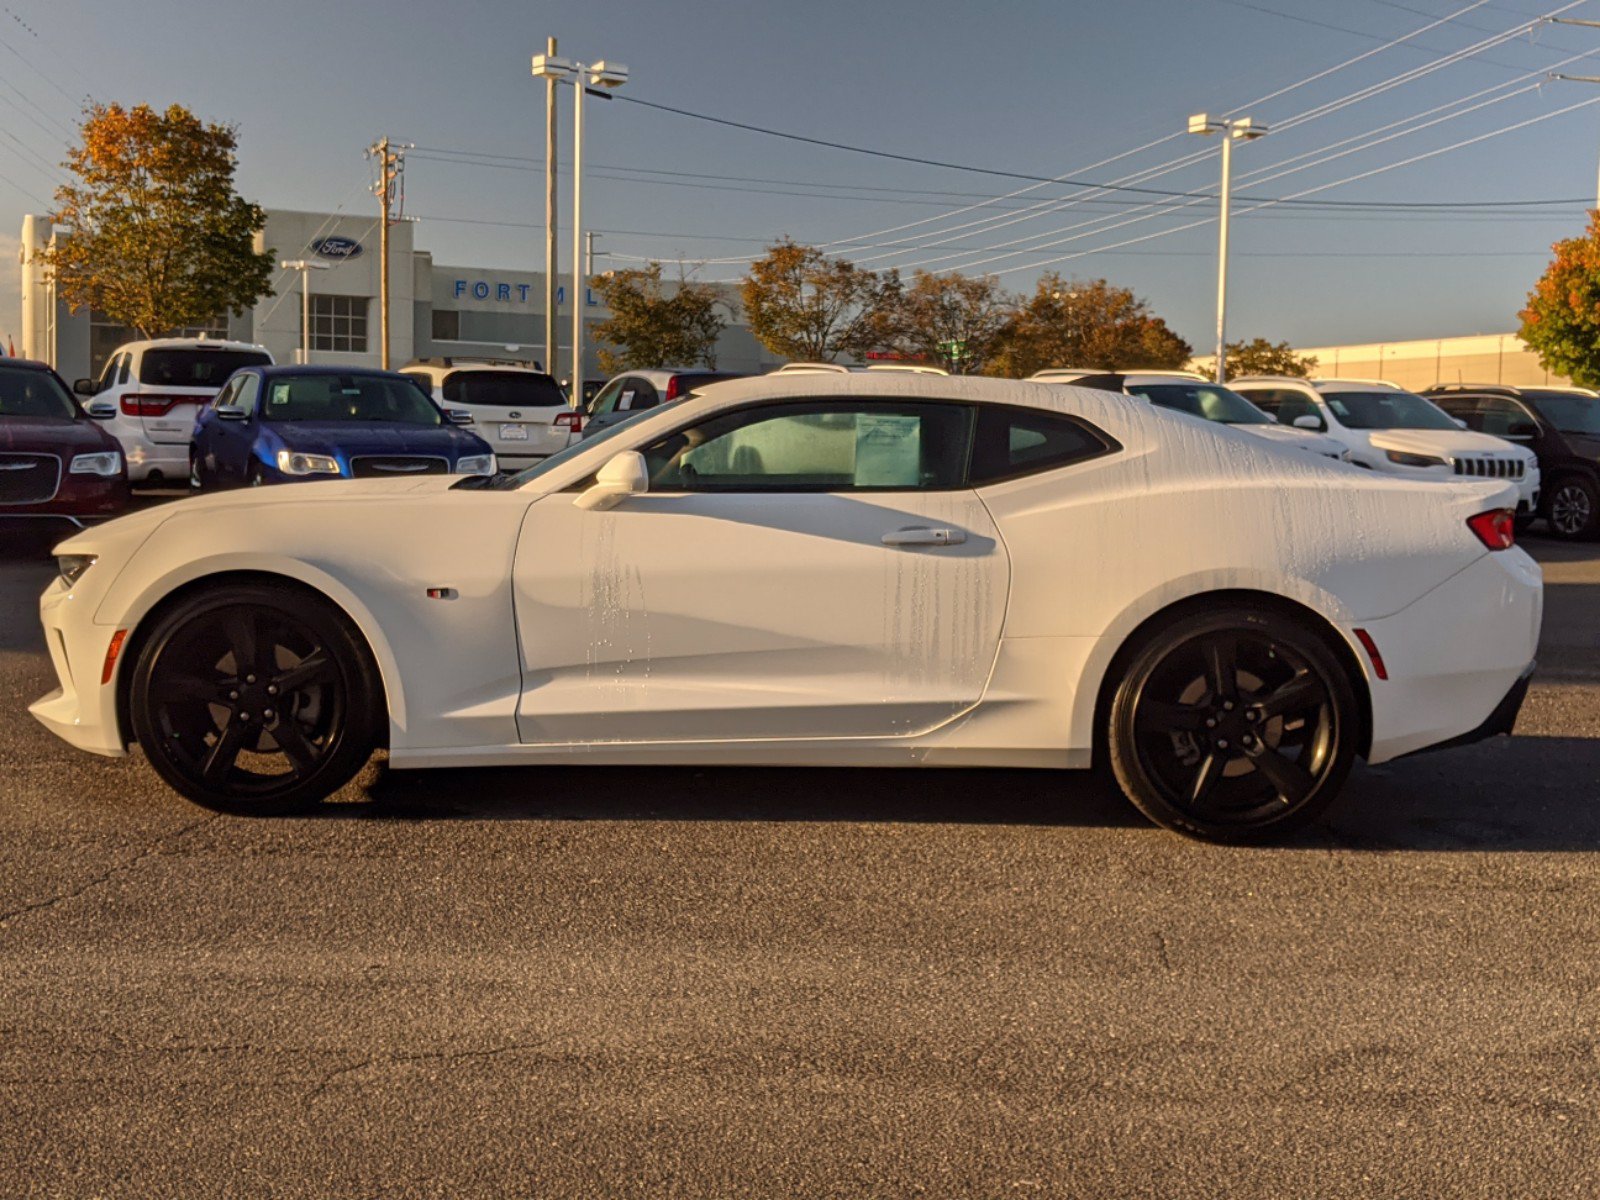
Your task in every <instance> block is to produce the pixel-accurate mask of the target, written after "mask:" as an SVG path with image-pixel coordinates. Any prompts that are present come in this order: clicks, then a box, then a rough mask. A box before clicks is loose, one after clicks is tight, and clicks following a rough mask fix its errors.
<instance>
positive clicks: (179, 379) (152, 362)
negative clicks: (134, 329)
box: [139, 348, 272, 388]
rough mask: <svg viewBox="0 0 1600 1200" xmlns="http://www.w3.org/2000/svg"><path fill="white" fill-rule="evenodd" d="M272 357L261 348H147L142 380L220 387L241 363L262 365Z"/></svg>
mask: <svg viewBox="0 0 1600 1200" xmlns="http://www.w3.org/2000/svg"><path fill="white" fill-rule="evenodd" d="M271 361H272V356H271V355H270V354H267V353H265V352H264V351H260V350H221V349H218V350H210V349H189V348H173V349H170V350H146V351H145V352H144V356H143V357H142V358H141V359H140V360H139V382H140V383H156V384H164V385H166V386H167V387H197V388H220V387H221V386H222V385H223V383H224V382H225V381H226V380H227V378H228V376H229V375H232V374H233V373H234V372H235V371H237V370H238V369H239V368H240V367H262V366H266V365H267V364H268V363H270V362H271Z"/></svg>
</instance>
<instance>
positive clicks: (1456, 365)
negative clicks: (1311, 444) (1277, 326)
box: [1195, 333, 1571, 388]
mask: <svg viewBox="0 0 1600 1200" xmlns="http://www.w3.org/2000/svg"><path fill="white" fill-rule="evenodd" d="M1295 353H1296V354H1309V355H1311V356H1313V357H1314V358H1315V359H1316V360H1317V365H1316V367H1315V368H1314V369H1313V371H1312V375H1313V376H1316V377H1317V378H1321V379H1386V380H1388V381H1389V382H1390V383H1393V384H1397V385H1399V386H1400V387H1404V388H1425V387H1432V386H1433V385H1434V384H1436V383H1503V384H1508V385H1511V386H1513V387H1515V386H1526V387H1533V386H1537V385H1541V384H1545V385H1556V386H1566V385H1567V384H1569V383H1570V382H1571V381H1570V380H1568V379H1567V378H1566V377H1565V376H1564V375H1556V374H1552V373H1551V372H1549V371H1546V370H1545V369H1544V368H1543V367H1542V366H1540V365H1539V359H1538V357H1537V356H1536V355H1535V354H1534V353H1533V351H1531V350H1529V349H1528V348H1527V346H1525V345H1524V344H1523V342H1522V339H1521V338H1519V337H1518V336H1517V335H1516V334H1514V333H1489V334H1475V335H1473V336H1470V337H1451V338H1430V339H1423V340H1419V341H1410V342H1366V343H1361V344H1357V345H1347V346H1305V347H1300V346H1297V347H1295ZM1215 361H1216V358H1215V356H1214V355H1208V356H1207V357H1205V358H1203V359H1196V360H1195V363H1196V369H1198V370H1200V371H1202V372H1209V371H1210V369H1211V365H1212V364H1213V363H1214V362H1215Z"/></svg>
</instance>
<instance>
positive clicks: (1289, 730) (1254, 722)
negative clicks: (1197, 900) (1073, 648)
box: [1108, 608, 1357, 842]
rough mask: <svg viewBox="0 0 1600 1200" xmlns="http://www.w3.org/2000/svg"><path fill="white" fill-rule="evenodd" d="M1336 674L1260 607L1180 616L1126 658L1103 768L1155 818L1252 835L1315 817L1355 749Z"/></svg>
mask: <svg viewBox="0 0 1600 1200" xmlns="http://www.w3.org/2000/svg"><path fill="white" fill-rule="evenodd" d="M1356 711H1357V710H1356V705H1355V698H1354V694H1353V692H1352V690H1351V683H1350V679H1349V677H1348V674H1347V671H1346V669H1345V668H1344V667H1343V666H1342V665H1341V664H1340V662H1339V660H1338V659H1337V658H1336V657H1335V656H1334V655H1333V653H1332V652H1331V651H1330V650H1329V649H1328V647H1327V645H1326V644H1325V643H1324V641H1323V639H1322V638H1321V637H1320V636H1318V634H1316V633H1314V632H1312V631H1311V630H1309V629H1308V628H1306V627H1305V626H1303V625H1301V624H1300V623H1299V622H1297V621H1294V620H1291V619H1289V618H1287V617H1285V616H1282V615H1280V614H1278V613H1277V612H1275V611H1273V610H1270V609H1264V608H1263V609H1256V608H1241V609H1237V610H1233V611H1227V612H1222V611H1216V612H1203V613H1199V614H1194V615H1190V616H1188V617H1186V618H1184V619H1182V620H1180V621H1178V622H1175V623H1173V624H1170V625H1168V626H1166V627H1164V628H1162V629H1160V630H1158V631H1157V632H1156V633H1155V634H1154V635H1153V636H1151V637H1150V638H1149V639H1148V640H1147V641H1146V642H1145V643H1144V644H1143V646H1142V647H1141V648H1140V650H1139V651H1138V652H1137V653H1136V654H1135V655H1134V657H1133V659H1132V661H1131V662H1130V664H1129V668H1128V671H1127V673H1126V674H1125V675H1124V677H1123V679H1122V682H1121V684H1120V685H1119V687H1118V689H1117V692H1116V694H1115V696H1114V698H1113V701H1112V705H1111V716H1110V729H1109V737H1108V744H1109V747H1110V758H1111V765H1112V768H1113V770H1114V772H1115V774H1116V777H1117V781H1118V783H1120V784H1121V785H1122V788H1123V791H1124V792H1126V793H1127V795H1128V798H1129V799H1130V800H1132V801H1133V803H1134V804H1135V805H1136V806H1137V807H1138V808H1139V810H1140V811H1141V812H1143V813H1144V814H1145V815H1146V816H1148V817H1149V818H1150V819H1151V820H1153V821H1155V822H1156V823H1157V824H1159V825H1162V826H1165V827H1166V828H1168V829H1174V830H1177V831H1179V832H1181V833H1187V834H1191V835H1193V836H1196V837H1202V838H1208V839H1211V840H1215V841H1233V842H1240V841H1261V840H1265V839H1267V838H1270V837H1275V836H1280V835H1282V834H1284V833H1287V832H1289V831H1290V830H1293V829H1297V828H1299V827H1301V826H1303V825H1305V824H1306V823H1308V822H1310V821H1312V820H1314V819H1315V818H1316V817H1317V816H1319V815H1320V814H1321V813H1322V812H1323V810H1324V809H1326V808H1327V806H1328V804H1329V803H1331V802H1332V800H1333V799H1334V797H1335V796H1336V795H1337V794H1338V792H1339V788H1340V787H1341V786H1342V785H1343V783H1344V780H1345V776H1346V775H1347V774H1348V773H1349V770H1350V764H1351V762H1352V760H1353V758H1354V755H1355V742H1356V736H1357V735H1356Z"/></svg>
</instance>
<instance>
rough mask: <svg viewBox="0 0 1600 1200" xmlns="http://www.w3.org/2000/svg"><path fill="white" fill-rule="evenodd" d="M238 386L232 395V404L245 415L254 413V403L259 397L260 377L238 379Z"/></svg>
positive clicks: (252, 376) (241, 377)
mask: <svg viewBox="0 0 1600 1200" xmlns="http://www.w3.org/2000/svg"><path fill="white" fill-rule="evenodd" d="M238 382H239V386H238V388H237V389H235V391H234V393H233V404H234V406H235V407H237V408H242V409H244V411H245V412H247V413H254V412H255V411H256V401H257V400H258V399H260V397H261V376H259V375H243V376H240V378H239V381H238Z"/></svg>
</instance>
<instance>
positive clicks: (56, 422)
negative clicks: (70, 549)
mask: <svg viewBox="0 0 1600 1200" xmlns="http://www.w3.org/2000/svg"><path fill="white" fill-rule="evenodd" d="M127 506H128V468H127V463H126V461H125V460H124V458H123V455H122V446H121V445H120V444H119V443H118V441H117V439H116V438H114V437H112V436H111V435H110V434H109V433H107V432H106V431H105V428H104V427H103V426H102V425H101V424H100V423H99V422H97V421H93V420H91V419H90V418H89V417H88V416H87V415H86V414H85V413H84V411H83V410H82V409H81V408H79V407H78V404H77V402H76V401H75V400H73V398H72V393H71V392H70V391H68V390H67V385H66V383H65V382H64V381H63V380H62V379H61V377H60V376H59V375H57V374H56V373H55V372H54V371H53V370H51V368H50V367H49V365H48V364H46V363H42V362H33V361H31V360H29V359H25V358H4V357H0V521H5V520H8V519H13V518H20V517H27V518H30V519H34V518H41V517H44V518H50V519H51V520H55V521H62V522H65V523H67V524H71V525H77V526H80V527H81V526H82V525H83V523H84V522H85V521H86V520H92V519H99V518H103V517H112V516H115V515H116V514H117V513H119V512H121V511H122V510H123V509H124V508H126V507H127Z"/></svg>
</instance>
